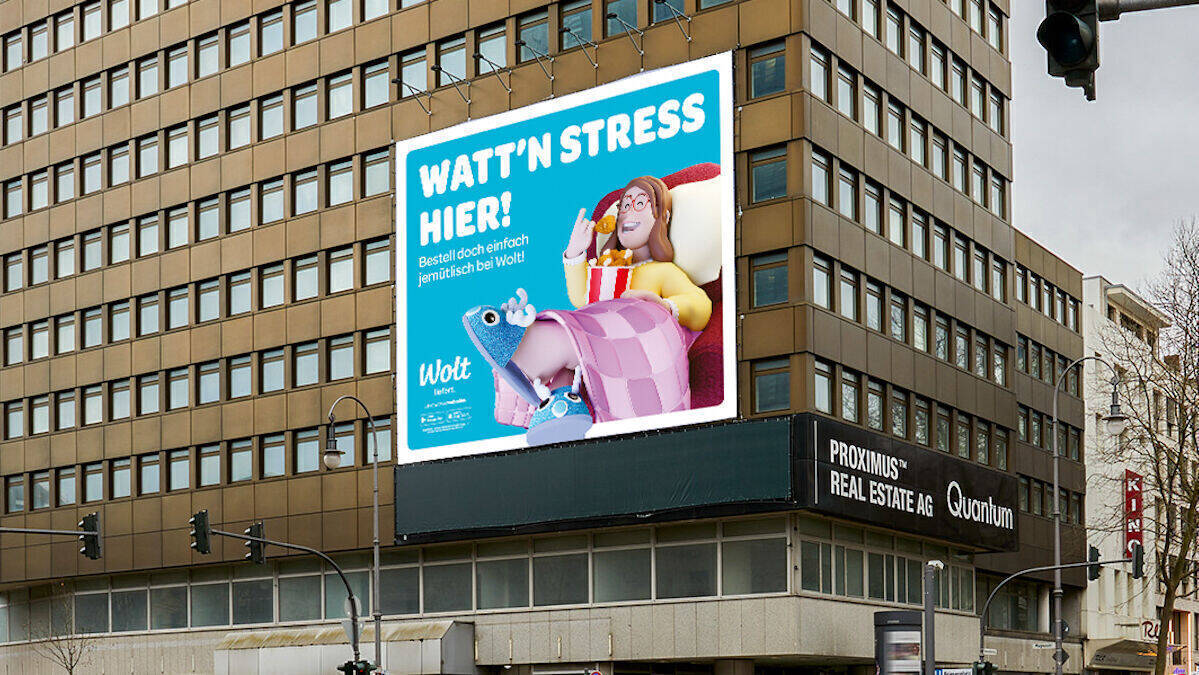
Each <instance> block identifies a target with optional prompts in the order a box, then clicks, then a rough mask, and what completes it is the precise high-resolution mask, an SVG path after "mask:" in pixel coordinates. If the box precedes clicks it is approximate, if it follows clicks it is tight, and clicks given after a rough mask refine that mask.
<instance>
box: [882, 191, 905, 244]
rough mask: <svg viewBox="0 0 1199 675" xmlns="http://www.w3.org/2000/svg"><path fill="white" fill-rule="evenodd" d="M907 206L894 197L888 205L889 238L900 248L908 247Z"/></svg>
mask: <svg viewBox="0 0 1199 675" xmlns="http://www.w3.org/2000/svg"><path fill="white" fill-rule="evenodd" d="M906 215H907V205H906V204H904V203H903V202H902V201H900V200H898V199H896V198H895V197H892V198H891V199H890V201H889V202H888V203H887V237H888V238H889V239H890V240H891V243H892V244H895V245H896V246H899V247H904V246H906V245H907V236H908V232H907V223H905V222H904V221H905V220H906V218H905V216H906Z"/></svg>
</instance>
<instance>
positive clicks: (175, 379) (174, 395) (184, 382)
mask: <svg viewBox="0 0 1199 675" xmlns="http://www.w3.org/2000/svg"><path fill="white" fill-rule="evenodd" d="M190 398H191V396H190V393H189V391H188V379H187V368H175V369H174V370H169V371H167V410H177V409H179V408H186V407H187V405H188V401H189V400H190Z"/></svg>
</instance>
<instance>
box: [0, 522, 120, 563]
mask: <svg viewBox="0 0 1199 675" xmlns="http://www.w3.org/2000/svg"><path fill="white" fill-rule="evenodd" d="M89 519H90V520H91V521H92V524H93V525H94V526H95V527H94V528H93V529H90V530H86V529H82V528H83V527H84V523H87V522H88V520H89ZM79 527H80V529H78V530H43V529H37V528H29V527H0V533H4V532H12V533H14V534H50V535H61V536H64V537H65V536H72V537H79V541H81V542H83V548H81V549H79V552H80V553H82V554H83V555H85V556H87V557H88V558H90V559H92V560H99V559H100V520H99V516H98V515H97V514H96V513H94V512H93V513H89V514H87V515H86V516H84V519H83V521H81V522H80V523H79Z"/></svg>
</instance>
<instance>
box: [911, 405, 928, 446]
mask: <svg viewBox="0 0 1199 675" xmlns="http://www.w3.org/2000/svg"><path fill="white" fill-rule="evenodd" d="M930 414H931V413H930V411H929V405H928V401H927V400H925V399H922V398H919V397H917V398H916V405H915V408H914V412H913V414H912V422H913V424H912V427H913V429H912V430H913V434H912V436H913V437H914V438H915V440H916V442H917V443H919V444H920V445H928V444H929V425H930Z"/></svg>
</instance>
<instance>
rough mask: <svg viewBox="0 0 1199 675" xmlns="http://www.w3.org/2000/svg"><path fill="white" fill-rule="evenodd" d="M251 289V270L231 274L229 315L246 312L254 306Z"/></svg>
mask: <svg viewBox="0 0 1199 675" xmlns="http://www.w3.org/2000/svg"><path fill="white" fill-rule="evenodd" d="M251 289H252V285H251V280H250V273H249V272H238V273H236V274H230V275H229V290H228V296H229V316H235V315H238V314H245V313H246V312H249V311H250V310H251V309H253V308H254V307H253V302H252V300H251V295H252V293H251Z"/></svg>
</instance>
